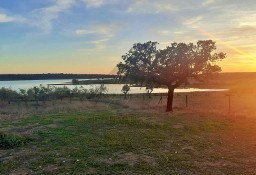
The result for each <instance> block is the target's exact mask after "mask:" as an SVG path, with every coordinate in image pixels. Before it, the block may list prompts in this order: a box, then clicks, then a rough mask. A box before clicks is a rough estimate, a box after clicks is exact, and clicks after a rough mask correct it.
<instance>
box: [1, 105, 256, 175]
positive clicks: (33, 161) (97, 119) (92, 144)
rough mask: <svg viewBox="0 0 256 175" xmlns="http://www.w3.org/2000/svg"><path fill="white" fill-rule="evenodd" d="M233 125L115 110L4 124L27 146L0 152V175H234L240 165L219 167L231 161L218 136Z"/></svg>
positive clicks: (191, 116)
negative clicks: (17, 132) (22, 136)
mask: <svg viewBox="0 0 256 175" xmlns="http://www.w3.org/2000/svg"><path fill="white" fill-rule="evenodd" d="M233 125H234V124H233V123H230V122H229V121H228V120H220V119H218V118H212V117H207V116H204V117H198V116H197V115H195V114H189V113H186V114H178V113H177V114H171V115H170V114H166V113H152V114H151V113H145V112H131V111H130V112H120V111H118V110H116V109H108V110H97V111H96V110H88V111H85V112H71V113H58V114H48V115H42V116H40V115H37V116H32V117H29V118H25V119H21V120H17V121H15V122H13V123H8V121H6V122H5V123H4V124H3V126H5V127H6V128H5V129H7V130H8V128H9V129H10V128H11V129H10V130H11V131H15V128H16V129H18V128H22V129H23V130H22V131H24V132H25V131H26V132H25V133H29V134H30V137H31V138H33V141H31V142H30V143H29V144H27V145H23V146H22V147H19V148H15V149H12V150H7V151H6V150H0V155H1V157H0V162H1V163H0V174H9V173H14V174H15V173H16V174H18V173H20V174H26V173H30V174H220V172H221V173H224V174H228V173H231V174H240V173H241V172H243V171H244V169H243V167H242V166H241V167H236V166H219V164H224V163H225V162H235V161H236V160H235V157H233V156H231V157H228V158H227V159H225V161H224V160H223V158H222V157H226V155H227V154H228V153H227V152H226V151H225V149H226V147H227V145H223V143H222V142H223V139H222V138H219V137H218V136H219V135H222V134H225V133H226V132H228V131H229V130H232V128H233V127H234V126H233ZM26 129H27V130H26ZM250 131H251V130H250ZM252 132H255V130H253V131H252ZM223 162H224V163H223ZM238 162H239V161H238ZM226 164H227V163H226ZM230 164H231V163H230ZM231 165H233V163H232V164H231Z"/></svg>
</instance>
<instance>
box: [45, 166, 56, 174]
mask: <svg viewBox="0 0 256 175" xmlns="http://www.w3.org/2000/svg"><path fill="white" fill-rule="evenodd" d="M59 169H60V167H58V166H57V165H48V166H47V167H44V168H43V171H45V172H47V173H54V172H56V171H58V170H59Z"/></svg>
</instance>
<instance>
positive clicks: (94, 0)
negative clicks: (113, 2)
mask: <svg viewBox="0 0 256 175" xmlns="http://www.w3.org/2000/svg"><path fill="white" fill-rule="evenodd" d="M83 2H84V3H85V5H86V7H88V8H97V7H100V6H102V5H103V4H105V3H106V2H107V1H105V0H83Z"/></svg>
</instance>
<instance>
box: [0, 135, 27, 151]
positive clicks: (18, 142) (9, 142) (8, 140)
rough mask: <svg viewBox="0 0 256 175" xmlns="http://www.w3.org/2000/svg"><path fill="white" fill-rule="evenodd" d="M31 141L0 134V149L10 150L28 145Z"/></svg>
mask: <svg viewBox="0 0 256 175" xmlns="http://www.w3.org/2000/svg"><path fill="white" fill-rule="evenodd" d="M30 140H31V139H29V138H26V137H21V136H16V135H10V134H5V133H4V132H0V149H12V148H16V147H20V146H23V145H25V144H26V143H28V142H29V141H30Z"/></svg>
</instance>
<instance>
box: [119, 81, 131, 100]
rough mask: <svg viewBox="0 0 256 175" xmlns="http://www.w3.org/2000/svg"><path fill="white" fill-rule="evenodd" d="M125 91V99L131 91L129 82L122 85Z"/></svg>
mask: <svg viewBox="0 0 256 175" xmlns="http://www.w3.org/2000/svg"><path fill="white" fill-rule="evenodd" d="M121 91H122V92H123V93H124V99H126V98H127V93H128V92H129V91H130V86H128V85H127V84H125V85H124V86H123V87H122V90H121Z"/></svg>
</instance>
